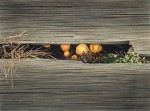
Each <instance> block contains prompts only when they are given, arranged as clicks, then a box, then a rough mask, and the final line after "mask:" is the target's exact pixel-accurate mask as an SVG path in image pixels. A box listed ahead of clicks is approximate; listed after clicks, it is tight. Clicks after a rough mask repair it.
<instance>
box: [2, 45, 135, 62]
mask: <svg viewBox="0 0 150 111" xmlns="http://www.w3.org/2000/svg"><path fill="white" fill-rule="evenodd" d="M6 45H8V46H6ZM12 45H13V46H17V45H18V44H12ZM45 45H50V47H48V46H47V47H45ZM70 45H71V48H70V49H69V52H70V56H68V57H65V56H64V52H63V51H62V50H61V48H60V44H19V47H18V48H17V49H19V48H21V47H25V48H24V50H23V51H24V52H28V51H30V50H32V51H36V50H38V51H39V52H44V53H46V55H44V56H43V55H42V54H41V55H37V57H38V58H42V59H54V58H55V59H60V60H71V56H72V55H77V54H76V47H77V46H78V45H79V44H70ZM86 45H87V46H88V47H89V45H90V44H86ZM3 46H6V47H5V49H6V52H8V53H10V52H11V51H12V50H13V48H12V47H10V46H11V44H0V49H1V50H0V58H3V57H4V51H3ZM102 47H103V50H102V51H101V52H99V53H96V54H92V53H90V56H91V57H93V58H92V59H91V60H88V59H89V58H88V59H87V55H84V54H83V55H84V56H82V57H81V56H79V55H77V57H78V58H79V59H78V60H82V61H83V62H88V63H92V62H93V61H94V59H95V58H97V57H98V58H99V57H101V56H103V55H107V54H114V55H117V56H124V55H125V54H127V53H132V52H134V49H133V47H132V45H130V44H129V43H127V44H119V43H117V44H111V43H109V44H103V45H102ZM29 58H32V57H29ZM83 58H86V60H85V61H84V59H83ZM5 59H11V56H7V57H5ZM99 60H100V59H99ZM96 62H97V61H96ZM98 62H101V63H105V62H103V61H98Z"/></svg>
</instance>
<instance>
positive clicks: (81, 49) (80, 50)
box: [76, 44, 89, 55]
mask: <svg viewBox="0 0 150 111" xmlns="http://www.w3.org/2000/svg"><path fill="white" fill-rule="evenodd" d="M88 52H89V48H88V46H87V45H86V44H79V45H78V46H77V47H76V54H78V55H82V54H83V53H88Z"/></svg>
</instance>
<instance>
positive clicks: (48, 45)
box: [43, 44, 51, 48]
mask: <svg viewBox="0 0 150 111" xmlns="http://www.w3.org/2000/svg"><path fill="white" fill-rule="evenodd" d="M43 47H45V48H50V47H51V45H50V44H44V45H43Z"/></svg>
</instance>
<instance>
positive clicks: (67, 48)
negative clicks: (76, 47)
mask: <svg viewBox="0 0 150 111" xmlns="http://www.w3.org/2000/svg"><path fill="white" fill-rule="evenodd" d="M70 47H71V46H70V44H61V45H60V48H61V50H62V51H63V52H65V51H68V50H69V49H70Z"/></svg>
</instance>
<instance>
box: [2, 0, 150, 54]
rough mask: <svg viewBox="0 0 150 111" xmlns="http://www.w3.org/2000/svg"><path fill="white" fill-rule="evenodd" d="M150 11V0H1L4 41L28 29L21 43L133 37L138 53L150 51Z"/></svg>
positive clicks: (99, 40)
mask: <svg viewBox="0 0 150 111" xmlns="http://www.w3.org/2000/svg"><path fill="white" fill-rule="evenodd" d="M149 10H150V1H149V0H11V1H9V2H8V1H6V0H1V1H0V42H2V40H3V38H5V37H7V36H10V35H15V34H17V33H21V32H23V31H27V32H28V33H30V35H29V36H28V37H25V38H24V41H21V42H26V43H81V42H82V43H83V42H88V43H89V42H97V43H101V42H109V41H111V42H112V41H132V40H133V44H136V45H135V50H136V51H137V52H140V53H145V52H146V53H150V52H149V49H150V45H149V44H150V42H149V41H147V40H149V39H150V26H149V23H150V18H149V17H150V15H149V14H150V13H149ZM139 39H140V41H139ZM143 40H144V41H143ZM141 44H142V45H141ZM143 44H145V46H146V47H145V46H143ZM143 50H144V51H143Z"/></svg>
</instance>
